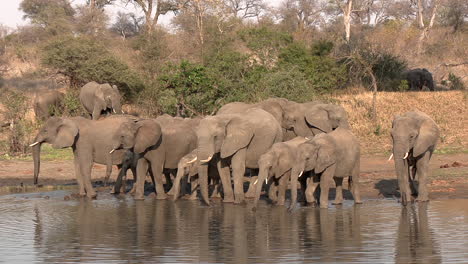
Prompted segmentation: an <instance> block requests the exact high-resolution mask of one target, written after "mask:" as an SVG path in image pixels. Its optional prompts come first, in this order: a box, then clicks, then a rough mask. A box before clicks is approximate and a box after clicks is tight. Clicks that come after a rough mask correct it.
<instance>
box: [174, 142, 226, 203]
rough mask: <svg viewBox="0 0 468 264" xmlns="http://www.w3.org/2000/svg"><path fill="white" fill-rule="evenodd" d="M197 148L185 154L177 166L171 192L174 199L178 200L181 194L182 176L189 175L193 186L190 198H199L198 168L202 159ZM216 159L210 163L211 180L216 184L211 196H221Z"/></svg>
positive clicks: (209, 173) (189, 180)
mask: <svg viewBox="0 0 468 264" xmlns="http://www.w3.org/2000/svg"><path fill="white" fill-rule="evenodd" d="M197 152H198V151H197V150H196V149H195V150H193V151H192V152H190V153H189V154H187V155H185V156H184V157H183V158H182V159H180V161H179V163H178V166H177V175H176V178H175V179H174V183H173V185H172V189H171V191H170V192H171V193H172V195H173V200H174V201H176V200H177V199H179V197H180V196H181V191H180V190H181V181H182V178H183V177H185V176H187V180H188V182H190V185H191V186H190V187H191V195H190V198H189V199H190V200H194V199H196V198H197V192H196V189H197V187H198V186H199V184H198V169H199V166H200V161H199V160H198V159H197ZM214 160H215V159H212V160H211V161H209V165H208V175H209V176H210V178H211V181H212V182H213V183H214V184H215V186H214V189H213V192H212V194H211V198H219V197H221V196H220V193H219V191H220V187H221V186H220V184H221V183H220V182H219V175H218V169H217V167H216V163H215V162H214Z"/></svg>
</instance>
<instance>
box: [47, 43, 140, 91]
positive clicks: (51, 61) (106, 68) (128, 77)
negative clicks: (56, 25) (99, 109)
mask: <svg viewBox="0 0 468 264" xmlns="http://www.w3.org/2000/svg"><path fill="white" fill-rule="evenodd" d="M43 53H44V54H43V58H42V63H43V64H44V65H46V66H48V67H51V68H54V69H56V70H57V71H58V72H59V73H61V74H63V75H65V76H67V77H69V78H70V84H71V86H74V87H78V86H82V85H84V84H85V83H87V82H90V81H96V82H98V83H106V82H107V83H111V84H115V85H117V86H118V87H119V90H120V91H121V92H122V93H123V96H124V98H126V99H128V100H131V99H132V98H133V97H134V96H135V95H136V94H137V93H138V92H140V91H141V90H142V89H143V82H142V80H141V79H140V77H139V76H138V75H137V74H136V73H135V72H133V71H132V70H131V69H130V68H129V67H128V66H127V65H126V64H125V63H123V62H121V61H120V60H118V59H117V58H115V57H114V56H112V54H111V53H110V52H108V51H107V50H106V49H105V48H104V47H103V46H102V45H100V44H99V43H97V42H96V41H94V40H92V39H89V38H85V37H77V38H75V37H69V36H67V37H60V38H56V39H54V40H52V41H50V42H49V43H48V44H47V45H46V46H45V47H43Z"/></svg>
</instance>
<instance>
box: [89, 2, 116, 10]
mask: <svg viewBox="0 0 468 264" xmlns="http://www.w3.org/2000/svg"><path fill="white" fill-rule="evenodd" d="M114 2H115V0H86V4H87V5H88V6H89V7H90V8H91V9H103V8H104V7H105V6H106V5H112V4H113V3H114Z"/></svg>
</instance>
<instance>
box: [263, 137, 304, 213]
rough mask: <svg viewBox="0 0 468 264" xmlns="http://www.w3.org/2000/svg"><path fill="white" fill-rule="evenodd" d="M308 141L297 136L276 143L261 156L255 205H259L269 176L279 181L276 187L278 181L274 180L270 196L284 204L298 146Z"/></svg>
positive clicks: (279, 203)
mask: <svg viewBox="0 0 468 264" xmlns="http://www.w3.org/2000/svg"><path fill="white" fill-rule="evenodd" d="M306 141H307V139H306V138H304V137H296V138H293V139H291V140H288V141H286V142H279V143H275V144H273V146H272V147H271V148H270V149H269V150H268V151H267V152H266V153H265V154H263V155H262V156H261V157H260V159H259V161H258V167H259V175H258V181H257V182H256V183H255V185H256V186H255V187H256V188H255V200H254V207H256V206H257V203H258V200H259V199H260V192H261V190H262V185H263V182H264V181H265V182H267V179H269V178H273V180H274V181H278V184H277V185H278V188H276V183H275V182H272V183H271V185H270V191H269V194H268V196H269V197H270V199H273V200H276V203H277V204H278V205H284V200H285V194H286V187H287V185H288V183H289V180H290V176H291V169H292V167H293V165H294V163H295V162H296V160H297V149H298V146H299V145H300V144H302V143H304V142H306ZM276 192H278V194H276Z"/></svg>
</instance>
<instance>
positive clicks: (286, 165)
mask: <svg viewBox="0 0 468 264" xmlns="http://www.w3.org/2000/svg"><path fill="white" fill-rule="evenodd" d="M291 164H292V163H290V162H289V160H287V159H285V158H284V157H282V155H279V157H278V160H277V164H276V169H275V174H276V177H281V176H282V175H283V174H284V173H286V172H287V171H288V170H290V169H291V166H292V165H291Z"/></svg>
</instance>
